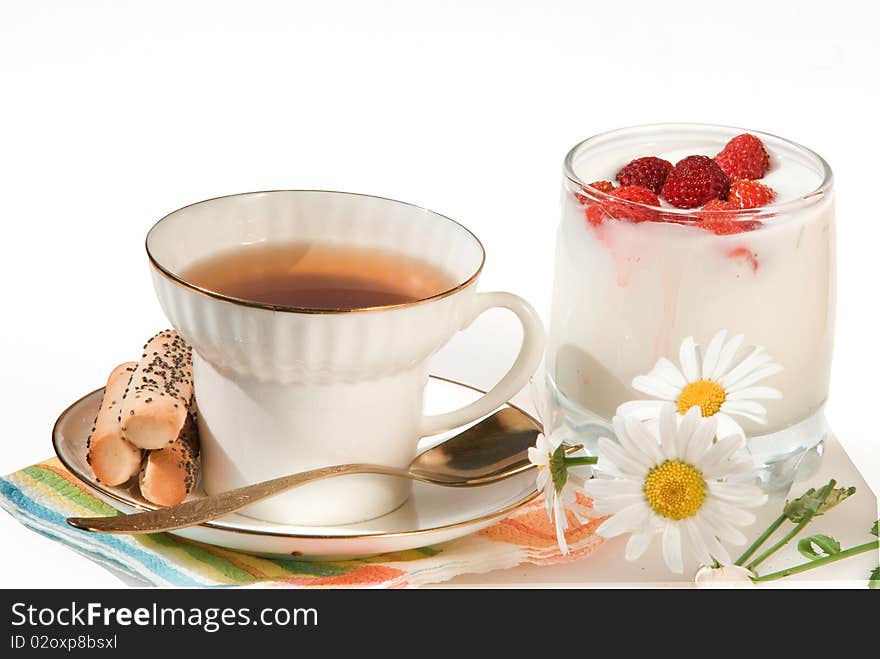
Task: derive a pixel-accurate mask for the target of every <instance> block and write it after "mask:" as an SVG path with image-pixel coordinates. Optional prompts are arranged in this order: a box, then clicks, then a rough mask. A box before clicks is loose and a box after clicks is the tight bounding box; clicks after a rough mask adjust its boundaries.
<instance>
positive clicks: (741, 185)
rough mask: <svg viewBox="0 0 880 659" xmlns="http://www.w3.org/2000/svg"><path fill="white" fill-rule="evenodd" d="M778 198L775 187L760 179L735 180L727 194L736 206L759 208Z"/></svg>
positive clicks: (730, 201) (729, 200)
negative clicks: (759, 180) (765, 183)
mask: <svg viewBox="0 0 880 659" xmlns="http://www.w3.org/2000/svg"><path fill="white" fill-rule="evenodd" d="M775 198H776V192H774V191H773V188H771V187H769V186H766V185H764V184H763V183H759V182H758V181H749V180H745V179H743V180H741V181H735V182H734V183H732V184H731V186H730V192H729V193H728V194H727V199H728V202H729V203H731V204H733V205H734V206H735V207H736V208H759V207H761V206H766V205H767V204H769V203H772V202H773V200H774V199H775Z"/></svg>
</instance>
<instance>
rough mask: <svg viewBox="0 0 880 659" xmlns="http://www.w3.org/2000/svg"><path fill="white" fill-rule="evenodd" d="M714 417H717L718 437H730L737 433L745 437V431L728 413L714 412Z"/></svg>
mask: <svg viewBox="0 0 880 659" xmlns="http://www.w3.org/2000/svg"><path fill="white" fill-rule="evenodd" d="M714 418H716V419H718V436H719V437H730V436H732V435H737V436H739V437H742V438H743V439H745V436H746V433H745V431H744V430H743V429H742V426H741V425H739V424H738V423H737V422H736V421H735V420H734V419H732V418H731V417H730V416H729V415H727V414H725V413H724V412H718V414H716V415H715V417H714Z"/></svg>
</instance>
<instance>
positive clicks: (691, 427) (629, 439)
mask: <svg viewBox="0 0 880 659" xmlns="http://www.w3.org/2000/svg"><path fill="white" fill-rule="evenodd" d="M612 424H613V426H614V432H615V433H616V435H617V439H618V441H616V442H615V441H612V440H610V439H608V438H607V437H602V438H600V439H599V464H600V465H602V471H603V472H604V473H606V474H608V475H609V476H610V478H607V479H600V478H594V479H592V480H590V481H588V482H587V483H586V484H585V486H584V490H585V491H586V493H587V494H588V495H589V496H591V497H592V498H593V508H594V509H595V510H596V511H597V512H599V513H602V514H611V515H612V517H610V518H609V519H607V520H606V521H604V522H603V523H602V524H601V525H600V526H599V528H598V529H597V530H596V532H597V533H598V534H599V535H601V536H603V537H606V538H612V537H614V536H618V535H621V534H623V533H631V534H632V535H631V536H630V539H629V541H628V542H627V545H626V558H627V560H631V561H632V560H636V559H637V558H639V557H640V556H641V555H642V554H643V553H644V552H645V550H646V549H647V548H648V545H649V544H650V543H651V540H652V538H653V537H654V535H656V534H662V537H663V541H662V546H663V558H664V560H665V561H666V564H667V565H668V566H669V568H670V569H671V570H673V571H674V572H682V570H683V569H684V562H683V558H682V556H683V548H684V547H686V548H688V549H689V553H690V554H692V555H693V556H694V557H695V558H696V560H697V561H698V562H699V563H702V564H704V565H711V564H713V563H714V562H715V561H716V560H717V561H718V562H719V563H721V564H725V565H726V564H729V563H731V560H730V555H729V554H728V552H727V550H726V549H725V548H724V546H723V545H722V544H721V541H725V542H729V543H732V544H737V545H739V544H743V543H745V541H746V538H745V536H744V535H743V534H742V533H741V532H740V531H739V530H738V529H737V528H736V527H737V526H747V525H749V524H751V523H752V522H754V521H755V516H754V515H753V514H752V513H750V512H747V511H745V510H743V508H752V507H756V506H760V505H761V504H763V503H764V502H765V501H766V500H767V497H766V495H764V494H763V493H762V492H761V490H760V489H759V488H758V487H756V486H754V485H750V484H746V483H731V482H728V481H727V480H726V479H727V478H728V477H729V476H732V475H734V474H739V473H742V472H744V471H748V470H749V469H751V468H752V463H751V461H749V460H738V459H736V458H735V457H734V456H735V454H736V452H737V451H738V450H739V449H740V448H741V447H742V445H743V443H744V441H745V440H744V438H743V437H742V436H741V435H730V436H728V437H724V438H722V439H719V440H718V441H717V442H716V441H714V440H715V437H716V430H717V427H718V419H717V418H715V417H710V418H703V416H702V414H701V413H700V409H699V408H698V407H693V408H691V409H690V410H688V411H687V413H686V414H685V415H684V417H683V418H681V420H680V421H679V419H678V417H677V415H676V410H675V406H674V405H671V404H669V403H666V404H665V405H664V406H663V408H662V409H661V410H660V412H659V425H658V426H657V428H656V429H654V427H653V425H648V424H645V423H642V422H641V421H640V420H639V419H636V418H634V417H623V416H619V415H618V416H615V417H614V419H613V420H612Z"/></svg>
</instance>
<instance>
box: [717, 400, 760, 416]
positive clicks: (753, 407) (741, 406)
mask: <svg viewBox="0 0 880 659" xmlns="http://www.w3.org/2000/svg"><path fill="white" fill-rule="evenodd" d="M721 409H722V410H724V411H725V412H727V413H728V414H732V413H734V412H743V413H745V414H755V415H757V416H766V415H767V408H766V407H764V406H763V405H761V403H756V402H755V401H753V400H726V401H724V402H723V403H722V404H721Z"/></svg>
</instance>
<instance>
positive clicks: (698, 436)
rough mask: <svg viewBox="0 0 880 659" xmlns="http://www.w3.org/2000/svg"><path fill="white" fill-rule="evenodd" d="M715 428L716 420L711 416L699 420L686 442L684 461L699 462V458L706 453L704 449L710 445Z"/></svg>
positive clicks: (716, 427)
mask: <svg viewBox="0 0 880 659" xmlns="http://www.w3.org/2000/svg"><path fill="white" fill-rule="evenodd" d="M717 429H718V420H717V419H715V418H713V417H709V418H708V419H704V420H701V421H700V422H699V424H698V425H697V429H696V430H695V431H694V434H693V435H691V438H690V441H689V442H688V444H687V449H686V450H685V452H684V459H685V462H689V463H690V464H694V465H696V464H699V462H700V460H701V458H702V457H703V456H704V455H705V454H706V451H708V450H709V447H710V446H712V440H713V439H715V434H716V432H717Z"/></svg>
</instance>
